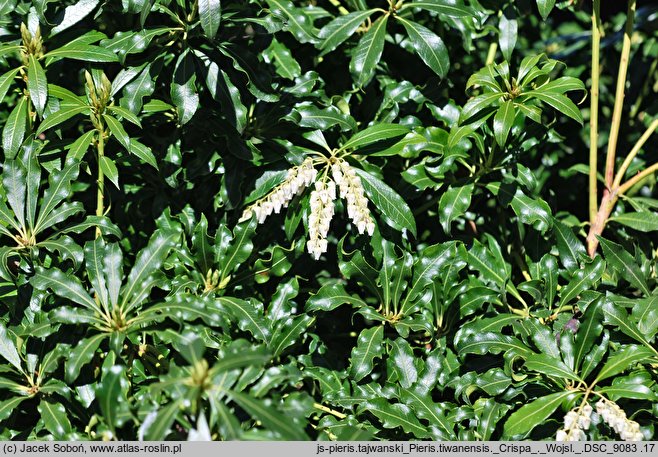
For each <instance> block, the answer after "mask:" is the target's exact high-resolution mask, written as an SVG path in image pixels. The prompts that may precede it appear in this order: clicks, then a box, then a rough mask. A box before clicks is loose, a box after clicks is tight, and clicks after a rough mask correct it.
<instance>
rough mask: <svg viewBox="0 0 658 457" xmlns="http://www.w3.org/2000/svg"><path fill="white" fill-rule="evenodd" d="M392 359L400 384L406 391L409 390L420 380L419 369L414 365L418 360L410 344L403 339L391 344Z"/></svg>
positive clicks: (390, 354)
mask: <svg viewBox="0 0 658 457" xmlns="http://www.w3.org/2000/svg"><path fill="white" fill-rule="evenodd" d="M389 356H390V358H391V359H392V362H393V364H392V366H393V372H394V373H395V374H396V375H397V377H398V382H399V383H400V385H401V386H402V388H404V389H408V388H410V387H411V386H412V384H414V383H415V382H416V380H417V379H418V369H417V368H416V365H415V364H414V361H415V360H416V359H415V357H414V353H413V350H412V349H411V346H410V345H409V343H408V342H407V341H406V340H404V339H403V338H397V339H396V340H395V341H393V342H392V343H391V351H390V353H389Z"/></svg>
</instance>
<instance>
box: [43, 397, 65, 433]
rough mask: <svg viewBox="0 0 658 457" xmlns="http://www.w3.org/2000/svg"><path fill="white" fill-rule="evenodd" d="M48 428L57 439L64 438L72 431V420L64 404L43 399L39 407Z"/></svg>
mask: <svg viewBox="0 0 658 457" xmlns="http://www.w3.org/2000/svg"><path fill="white" fill-rule="evenodd" d="M37 409H38V411H39V414H41V419H43V423H44V425H45V427H46V429H47V430H48V431H49V432H50V433H52V434H53V436H54V437H55V439H63V438H65V437H66V434H67V433H70V432H71V422H70V421H69V418H68V417H67V414H66V409H65V408H64V405H62V404H61V403H57V402H51V401H48V400H45V399H42V400H41V402H40V403H39V406H38V407H37Z"/></svg>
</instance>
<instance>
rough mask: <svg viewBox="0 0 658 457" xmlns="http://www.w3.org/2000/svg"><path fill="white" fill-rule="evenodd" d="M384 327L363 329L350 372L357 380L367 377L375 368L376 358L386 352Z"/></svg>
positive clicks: (355, 348) (354, 351)
mask: <svg viewBox="0 0 658 457" xmlns="http://www.w3.org/2000/svg"><path fill="white" fill-rule="evenodd" d="M383 342H384V327H383V326H382V325H379V326H377V327H372V328H366V329H363V330H362V331H361V333H360V334H359V338H358V340H357V343H356V346H354V348H353V349H352V356H351V358H350V373H351V374H352V377H353V378H354V380H355V381H360V380H361V379H363V378H364V377H366V376H367V375H368V374H370V372H371V371H372V369H373V366H374V360H375V359H376V358H379V357H381V356H382V354H383V353H384V346H383Z"/></svg>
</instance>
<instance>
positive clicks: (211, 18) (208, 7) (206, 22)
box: [199, 0, 222, 39]
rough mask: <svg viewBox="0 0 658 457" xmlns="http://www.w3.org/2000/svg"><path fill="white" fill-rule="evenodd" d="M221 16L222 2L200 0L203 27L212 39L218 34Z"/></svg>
mask: <svg viewBox="0 0 658 457" xmlns="http://www.w3.org/2000/svg"><path fill="white" fill-rule="evenodd" d="M221 17H222V13H221V3H220V1H219V0H199V19H200V20H201V28H202V29H203V32H204V33H205V34H206V36H207V37H208V38H210V39H212V38H215V35H217V30H218V29H219V22H220V21H221Z"/></svg>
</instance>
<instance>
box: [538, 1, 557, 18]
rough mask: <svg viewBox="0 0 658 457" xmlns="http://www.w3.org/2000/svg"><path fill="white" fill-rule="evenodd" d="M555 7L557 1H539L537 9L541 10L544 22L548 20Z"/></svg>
mask: <svg viewBox="0 0 658 457" xmlns="http://www.w3.org/2000/svg"><path fill="white" fill-rule="evenodd" d="M554 6H555V0H537V8H539V14H541V17H542V18H543V19H544V20H546V18H547V17H548V15H549V14H550V13H551V10H552V9H553V7H554Z"/></svg>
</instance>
